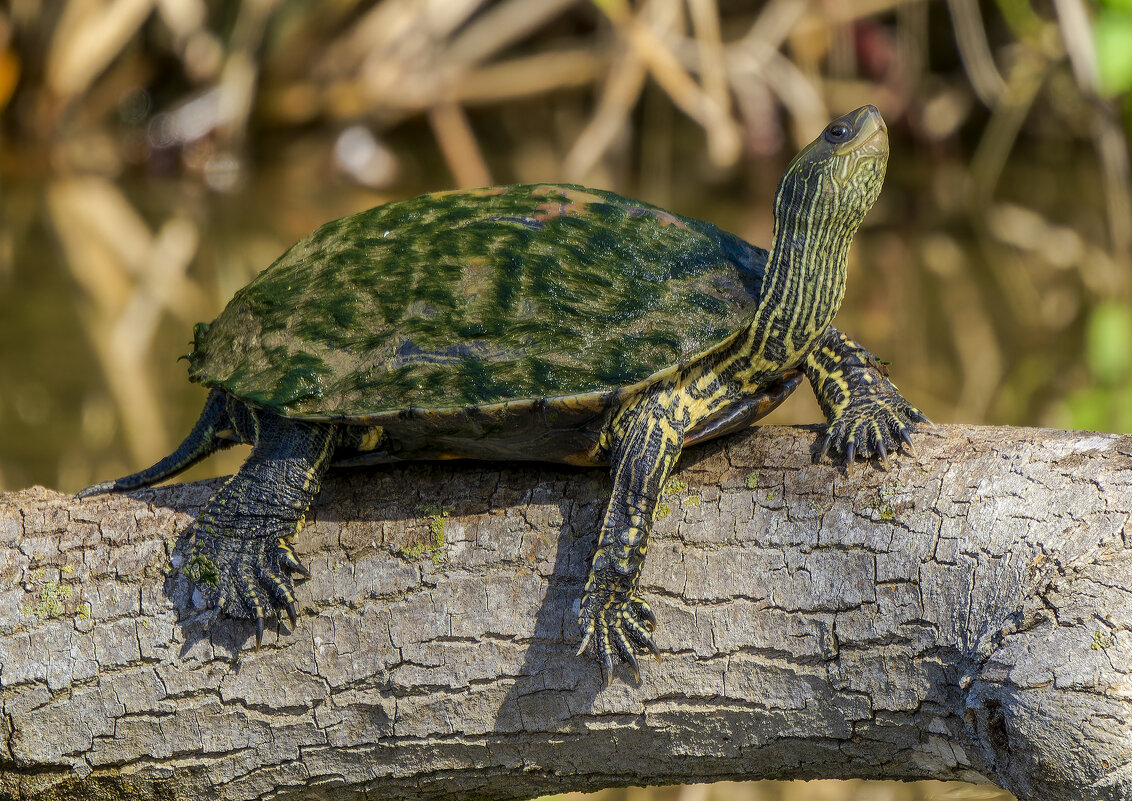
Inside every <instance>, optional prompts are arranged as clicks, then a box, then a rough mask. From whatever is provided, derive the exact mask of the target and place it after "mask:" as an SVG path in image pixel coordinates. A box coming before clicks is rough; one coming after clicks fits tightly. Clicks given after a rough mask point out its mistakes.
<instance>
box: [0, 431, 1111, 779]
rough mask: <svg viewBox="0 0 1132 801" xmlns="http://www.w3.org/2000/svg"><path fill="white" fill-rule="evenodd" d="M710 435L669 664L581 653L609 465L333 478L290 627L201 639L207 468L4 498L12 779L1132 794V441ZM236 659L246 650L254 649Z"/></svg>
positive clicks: (690, 467)
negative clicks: (727, 781)
mask: <svg viewBox="0 0 1132 801" xmlns="http://www.w3.org/2000/svg"><path fill="white" fill-rule="evenodd" d="M815 439H816V437H815V432H814V431H813V430H808V429H799V428H795V429H786V428H762V429H760V430H757V431H755V432H752V433H750V434H744V435H740V436H737V437H732V438H730V439H727V440H725V441H723V442H719V443H715V444H711V445H708V446H706V447H701V448H697V449H693V450H692V451H690V452H689V453H687V454H685V456H684V458H683V460H682V462H681V467H680V469H679V470H678V472H677V474H676V479H675V480H674V481H673V482H672V483H670V485H669V488H668V494H666V495H665V497H664V499H663V500H664V506H663V507H662V510H661V512H662V513H664V511H665V510H667V511H668V512H669V513H668V514H667V516H665V517H664V519H663V520H661V521H659V523H658V525H657V531H656V532H655V535H654V539H653V541H652V544H651V547H650V549H649V556H648V561H647V564H646V566H645V576H644V581H643V585H644V590H645V593H646V597H648V598H649V600H650V601H651V603H652V606H653V608H654V609H655V611H656V614H657V617H658V619H659V621H660V626H659V630H658V633H657V642H658V644H659V645H660V648H661V650H662V651H663V656H664V658H663V660H662V661H661V662H659V663H655V662H653V661H651V660H646V661H645V662H644V663H643V671H642V677H641V682H640V684H639V685H634V684H633V683H632V682H631V676H630V675H629V673H628V671H627V670H625V669H624V667H623V666H622V667H621V668H619V672H618V674H617V676H616V678H615V680H614V683H613V685H612V687H610V688H609V689H603V688H602V686H601V683H600V680H599V674H598V671H597V669H596V667H595V665H594V664H593V663H592V662H590V661H589V660H588V659H585V658H579V657H576V656H575V655H574V650H575V648H576V643H577V638H578V626H577V623H576V615H577V609H578V601H579V597H580V595H581V589H582V584H583V581H584V580H585V575H586V569H587V564H588V560H589V557H590V552H591V549H592V548H593V546H594V538H595V530H596V527H597V525H598V522H599V520H600V514H601V511H602V507H603V505H604V503H605V498H606V493H607V491H608V480H607V477H606V476H605V475H604V474H603V473H602V472H601V471H583V470H558V469H552V468H547V467H538V466H535V467H518V468H515V469H510V468H500V467H499V466H490V465H489V466H475V465H463V466H453V465H451V464H446V465H434V466H411V467H406V468H398V469H384V470H355V471H343V472H340V473H338V474H336V475H335V474H332V476H331V477H330V479H329V480H328V481H327V483H326V486H325V489H324V490H323V493H322V496H321V497H320V499H319V501H318V504H317V506H316V508H315V509H314V510H313V520H312V522H311V524H310V525H308V527H307V529H306V530H305V531H304V532H303V534H302V536H301V537H300V540H299V543H298V551H299V553H300V555H301V556H302V557H303V558H304V560H305V561H306V562H307V564H308V565H309V566H310V567H311V568H312V570H313V572H314V578H313V579H312V580H310V581H308V582H306V583H305V584H302V585H300V589H299V600H300V603H301V605H302V607H303V613H302V618H301V622H300V626H299V628H298V630H297V631H296V632H295V633H294V634H291V635H286V634H282V635H277V634H276V633H274V632H268V635H267V638H266V640H265V647H264V648H263V649H262V650H260V651H259V652H255V651H252V650H248V649H249V646H250V645H251V643H252V638H253V629H252V625H251V624H250V623H245V622H238V621H230V620H225V621H221V622H219V623H217V624H216V625H215V626H214V627H213V628H212V630H211V632H208V631H205V630H204V627H203V624H202V622H201V621H200V620H194V619H193V618H194V616H195V615H196V610H194V608H193V607H194V601H193V598H192V593H191V590H190V587H189V585H188V583H187V581H186V580H185V579H183V578H181V577H180V576H175V575H171V576H169V577H166V575H165V571H166V570H167V566H168V565H169V563H170V561H172V562H173V563H174V564H176V563H177V560H178V558H179V555H178V550H177V549H178V547H180V546H178V536H179V535H180V534H181V533H182V532H183V531H184V530H185V528H186V527H187V526H188V525H189V523H190V522H191V520H192V518H193V515H195V514H196V513H197V511H198V510H199V509H200V508H201V506H202V504H203V503H204V502H205V500H206V499H207V497H208V496H209V494H210V492H211V491H212V490H213V489H214V488H215V487H216V482H202V483H198V484H187V485H174V486H169V487H165V488H160V489H156V490H149V491H145V492H139V493H136V494H135V495H134V496H132V497H104V498H94V499H89V500H87V501H84V502H81V503H80V502H76V501H75V500H74V499H72V498H71V497H69V496H65V495H60V494H58V493H54V492H51V491H48V490H44V489H41V488H35V489H31V490H26V491H23V492H18V493H13V494H9V495H4V496H0V701H2V704H3V717H2V719H0V798H3V799H9V798H19V799H27V798H52V799H55V798H69V797H73V798H92V797H107V798H117V797H144V798H149V797H153V798H169V797H174V796H175V797H184V798H199V799H221V798H223V799H261V798H303V799H308V798H311V799H315V798H335V799H340V798H361V797H367V796H366V794H367V793H368V794H369V797H373V798H382V799H399V798H414V799H431V798H451V799H456V798H473V797H489V798H517V797H524V796H531V795H536V794H541V793H548V792H555V791H563V790H567V789H594V788H599V787H604V786H608V785H614V784H626V783H634V784H636V783H645V784H648V783H658V782H674V781H683V782H691V781H711V780H715V779H723V778H747V779H751V778H782V777H800V778H807V777H833V778H837V777H867V778H909V779H911V778H938V779H961V780H968V781H983V782H987V781H989V782H994V783H997V784H999V785H1001V786H1003V787H1006V788H1007V789H1009V790H1011V791H1013V792H1014V793H1015V794H1016V795H1017V796H1018V797H1019V798H1021V799H1025V800H1026V801H1062V800H1063V799H1083V800H1084V799H1129V798H1132V724H1130V721H1132V682H1130V680H1129V672H1128V671H1129V666H1130V664H1132V659H1130V657H1132V571H1130V570H1129V566H1130V564H1132V547H1130V544H1129V542H1128V528H1129V512H1130V510H1132V437H1122V436H1115V435H1105V434H1089V433H1069V432H1061V431H1043V430H1034V429H1008V428H976V429H972V428H957V427H946V426H941V427H937V428H935V429H932V430H929V431H927V432H925V433H924V434H921V435H920V436H919V437H918V438H917V443H918V447H919V455H918V456H917V457H915V458H913V457H910V456H904V457H900V458H897V459H896V460H895V461H894V462H893V465H892V469H891V471H890V472H882V471H880V470H876V469H871V468H867V467H859V468H858V469H857V470H856V471H855V472H854V473H853V474H852V475H851V476H846V475H845V473H844V471H843V470H842V469H840V468H834V467H832V466H829V465H821V464H814V463H813V461H812V457H811V450H812V448H813V446H814V442H815ZM237 651H239V652H240V654H241V656H240V659H239V660H238V661H237V660H236V657H235V655H236V653H237Z"/></svg>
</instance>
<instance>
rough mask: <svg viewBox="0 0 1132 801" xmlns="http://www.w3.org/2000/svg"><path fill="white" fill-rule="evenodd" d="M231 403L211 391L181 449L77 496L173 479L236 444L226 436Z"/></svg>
mask: <svg viewBox="0 0 1132 801" xmlns="http://www.w3.org/2000/svg"><path fill="white" fill-rule="evenodd" d="M227 406H228V404H227V402H226V398H225V395H224V393H223V392H221V391H220V390H218V389H214V390H212V391H211V392H210V393H209V394H208V400H206V401H205V404H204V410H203V411H202V412H201V413H200V417H199V418H197V422H196V425H194V426H193V430H192V431H190V432H189V435H188V436H187V437H185V441H184V442H182V443H181V444H180V446H178V448H177V450H175V451H173V452H172V453H171V454H169V455H168V456H166V457H165V458H164V459H162V460H161V461H159V462H158V463H157V464H155V465H153V466H152V467H147V468H146V469H145V470H141V471H139V472H137V473H132V474H130V475H128V476H123V477H122V478H118V479H114V480H112V481H103V482H102V483H100V484H93V485H91V486H89V487H87V488H86V489H82V490H79V492H78V493H77V495H76V497H78V498H86V497H89V496H91V495H98V494H100V493H103V492H126V491H129V490H133V489H139V488H141V487H148V486H150V485H151V484H156V483H157V482H158V481H164V480H165V479H167V478H171V477H172V476H175V475H177V474H178V473H180V472H181V471H183V470H186V469H188V468H190V467H192V466H193V465H194V464H196V463H197V462H199V461H200V460H201V459H204V458H205V457H207V456H209V455H210V454H212V453H215V452H216V451H218V450H220V449H221V448H227V447H228V446H230V445H232V444H234V442H235V440H234V439H232V438H231V436H229V435H226V434H227V431H226V429H232V428H233V423H232V419H231V416H230V415H229V413H228V408H227ZM222 434H225V436H222Z"/></svg>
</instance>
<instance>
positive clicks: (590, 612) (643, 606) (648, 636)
mask: <svg viewBox="0 0 1132 801" xmlns="http://www.w3.org/2000/svg"><path fill="white" fill-rule="evenodd" d="M578 622H579V624H581V626H582V632H583V635H582V644H581V646H580V647H579V648H578V655H579V656H580V655H581V654H583V653H585V651H586V649H587V648H589V647H590V646H591V645H592V646H593V651H594V656H596V657H597V661H598V664H599V665H600V666H601V675H602V679H603V680H604V682H605V686H606V687H608V686H609V685H610V683H611V682H612V681H613V655H614V654H617V656H618V658H619V659H620V660H621V661H622V662H626V663H628V665H629V667H630V668H632V669H633V676H634V678H635V680H636V681H640V680H641V671H640V666H639V665H638V664H637V654H638V653H651V654H652V655H653V656H655V657H656V658H657V659H660V651H658V650H657V647H656V643H655V642H653V639H652V632H653V629H655V628H656V615H654V614H653V611H652V609H651V608H649V605H648V603H647V602H646V601H645V600H644V599H643V598H641V597H640V596H638V595H636V594H635V593H632V594H630V593H624V592H616V591H614V590H611V589H604V588H600V589H595V590H591V591H590V592H587V593H586V595H585V597H584V598H583V599H582V611H581V613H580V614H579V615H578Z"/></svg>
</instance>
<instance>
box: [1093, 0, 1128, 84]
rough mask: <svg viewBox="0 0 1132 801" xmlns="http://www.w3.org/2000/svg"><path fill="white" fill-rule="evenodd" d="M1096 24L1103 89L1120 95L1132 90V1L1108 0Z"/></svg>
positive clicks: (1098, 66) (1095, 34)
mask: <svg viewBox="0 0 1132 801" xmlns="http://www.w3.org/2000/svg"><path fill="white" fill-rule="evenodd" d="M1104 6H1105V7H1104V8H1102V9H1101V10H1100V12H1099V13H1098V14H1097V16H1096V20H1095V21H1094V23H1093V40H1094V43H1095V45H1096V49H1097V70H1098V72H1099V73H1100V83H1101V89H1102V90H1103V91H1104V92H1107V93H1109V94H1114V95H1115V94H1120V93H1122V92H1127V91H1128V90H1129V89H1132V0H1106V2H1105V3H1104Z"/></svg>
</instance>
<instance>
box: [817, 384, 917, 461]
mask: <svg viewBox="0 0 1132 801" xmlns="http://www.w3.org/2000/svg"><path fill="white" fill-rule="evenodd" d="M882 381H883V383H881V382H877V383H876V384H874V385H872V386H871V387H869V391H867V392H864V393H861V394H855V395H853V396H852V397H851V398H850V400H849V403H848V404H846V406H845V408H844V409H842V410H840V413H838V414H837V415H836V417H834V419H833V420H832V421H831V422H830V424H829V427H828V428H827V429H826V432H825V437H823V438H822V443H821V452H820V458H821V459H825V458H826V456H827V454H829V452H830V451H835V452H837V453H841V454H844V456H845V467H846V469H847V470H849V469H852V467H853V463H854V461H855V460H856V458H857V457H858V456H861V457H864V458H865V459H870V458H872V457H874V456H875V457H877V458H879V459H880V462H881V465H882V466H883V467H884V468H885V469H887V467H888V455H889V454H890V453H894V452H896V451H898V450H901V449H906V450H908V451H909V452H910V453H913V454H914V453H915V448H914V447H913V445H912V433H913V432H914V431H915V430H916V424H917V423H927V424H929V425H930V424H931V421H930V420H928V418H927V417H925V416H924V413H923V412H921V411H920V410H919V409H917V408H916V407H915V406H913V405H912V404H911V403H909V402H908V401H907V400H905V399H904V396H902V395H901V394H900V392H899V391H897V389H896V387H895V386H893V385H892V383H891V382H889V381H888V380H887V379H882Z"/></svg>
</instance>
